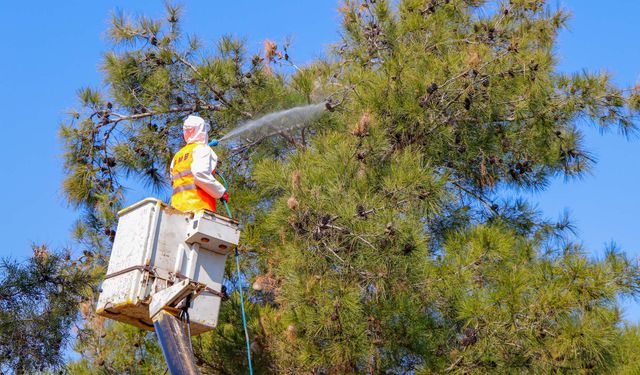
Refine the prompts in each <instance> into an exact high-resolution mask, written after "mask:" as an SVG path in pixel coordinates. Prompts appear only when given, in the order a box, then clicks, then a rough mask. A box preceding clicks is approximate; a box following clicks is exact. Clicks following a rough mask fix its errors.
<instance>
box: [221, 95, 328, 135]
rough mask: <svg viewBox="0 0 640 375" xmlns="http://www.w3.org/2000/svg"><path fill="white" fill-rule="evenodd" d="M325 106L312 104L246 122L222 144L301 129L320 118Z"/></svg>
mask: <svg viewBox="0 0 640 375" xmlns="http://www.w3.org/2000/svg"><path fill="white" fill-rule="evenodd" d="M324 109H325V104H324V103H320V104H310V105H305V106H301V107H295V108H290V109H286V110H284V111H279V112H273V113H269V114H268V115H265V116H262V117H260V118H258V119H255V120H251V121H248V122H245V123H243V124H241V125H240V126H238V127H237V128H235V129H233V130H231V131H230V132H229V133H227V134H225V135H224V136H223V137H222V138H220V142H223V141H228V140H232V139H235V138H238V137H240V136H243V137H250V138H259V137H268V136H270V135H274V134H277V133H280V132H282V131H287V130H293V129H297V128H301V127H303V126H305V125H307V123H308V122H309V121H310V120H312V119H314V118H315V117H317V116H319V115H320V114H321V113H322V111H324Z"/></svg>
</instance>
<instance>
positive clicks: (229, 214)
mask: <svg viewBox="0 0 640 375" xmlns="http://www.w3.org/2000/svg"><path fill="white" fill-rule="evenodd" d="M216 174H217V175H218V176H219V177H220V179H221V180H222V184H223V185H224V188H225V189H226V190H227V191H228V190H229V184H227V180H226V179H225V178H224V176H222V175H221V174H220V172H218V171H216ZM222 204H223V205H224V208H225V209H226V210H227V215H228V216H229V219H232V218H233V217H232V216H231V210H229V205H228V204H227V201H225V200H222ZM235 258H236V270H237V274H238V290H239V291H240V310H241V311H242V326H243V327H244V339H245V343H246V344H247V361H248V362H249V375H253V366H252V365H251V345H250V344H249V329H248V328H247V316H246V314H245V311H244V292H243V291H242V283H241V282H240V253H239V252H238V248H237V247H236V250H235Z"/></svg>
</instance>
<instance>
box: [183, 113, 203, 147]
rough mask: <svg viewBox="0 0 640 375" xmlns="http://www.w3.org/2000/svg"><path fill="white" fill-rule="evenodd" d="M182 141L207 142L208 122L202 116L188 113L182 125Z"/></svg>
mask: <svg viewBox="0 0 640 375" xmlns="http://www.w3.org/2000/svg"><path fill="white" fill-rule="evenodd" d="M182 131H183V135H184V141H185V142H187V143H207V141H208V138H209V123H208V122H206V121H204V119H203V118H202V117H199V116H194V115H189V116H188V117H187V118H186V119H185V120H184V126H183V127H182Z"/></svg>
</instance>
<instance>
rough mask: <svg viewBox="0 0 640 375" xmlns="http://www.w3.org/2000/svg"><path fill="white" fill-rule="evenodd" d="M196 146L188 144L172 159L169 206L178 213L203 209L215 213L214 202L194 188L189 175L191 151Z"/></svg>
mask: <svg viewBox="0 0 640 375" xmlns="http://www.w3.org/2000/svg"><path fill="white" fill-rule="evenodd" d="M196 146H198V144H197V143H190V144H188V145H186V146H184V147H183V148H181V149H180V151H178V152H177V153H176V154H175V156H174V157H173V168H171V185H172V188H173V194H172V195H171V206H172V207H174V208H176V209H178V210H180V211H196V210H202V209H205V210H210V211H214V212H215V210H216V200H215V199H214V198H213V197H212V196H210V195H209V194H207V193H206V192H205V191H204V190H203V189H201V188H199V187H198V186H196V183H195V177H194V176H193V173H191V162H192V161H193V149H194V148H195V147H196ZM212 172H213V171H212Z"/></svg>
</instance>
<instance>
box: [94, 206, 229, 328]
mask: <svg viewBox="0 0 640 375" xmlns="http://www.w3.org/2000/svg"><path fill="white" fill-rule="evenodd" d="M118 215H119V221H118V228H117V231H116V237H115V240H114V242H113V249H112V250H111V258H110V259H109V266H108V269H107V275H106V277H105V280H104V281H103V282H102V288H101V292H100V297H99V299H98V305H97V313H98V314H99V315H101V316H104V317H107V318H111V319H114V320H118V321H121V322H124V323H128V324H132V325H135V326H137V327H140V328H143V329H147V330H150V331H153V322H152V319H151V317H150V316H149V304H150V303H151V299H152V297H153V295H155V294H156V293H158V292H160V291H162V290H165V289H167V288H168V287H170V286H172V285H174V284H177V283H179V282H181V281H184V280H189V282H191V283H192V284H193V285H196V286H197V290H198V291H199V294H198V295H197V297H195V299H193V301H192V305H191V308H190V309H189V317H190V321H191V334H192V335H197V334H200V333H203V332H206V331H209V330H211V329H213V328H215V326H216V324H217V322H218V313H219V311H220V302H221V296H222V293H221V290H222V284H221V283H222V278H223V274H224V266H225V260H226V257H227V254H228V253H229V252H230V251H232V250H233V249H234V248H235V246H236V245H237V244H238V240H239V238H240V230H239V229H238V222H237V221H235V220H232V219H229V218H226V217H223V216H220V215H217V214H215V213H213V212H210V211H196V212H195V213H186V212H181V211H178V210H176V209H174V208H172V207H169V206H166V205H164V204H163V203H162V201H160V200H158V199H155V198H147V199H144V200H142V201H140V202H138V203H135V204H133V205H132V206H129V207H127V208H125V209H123V210H122V211H120V212H119V213H118Z"/></svg>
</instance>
